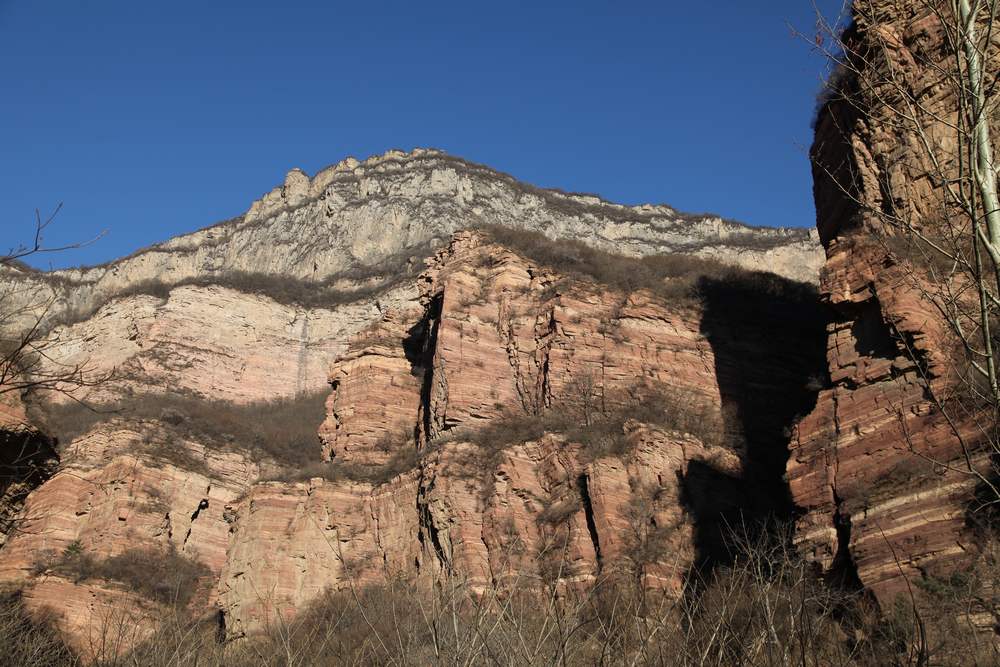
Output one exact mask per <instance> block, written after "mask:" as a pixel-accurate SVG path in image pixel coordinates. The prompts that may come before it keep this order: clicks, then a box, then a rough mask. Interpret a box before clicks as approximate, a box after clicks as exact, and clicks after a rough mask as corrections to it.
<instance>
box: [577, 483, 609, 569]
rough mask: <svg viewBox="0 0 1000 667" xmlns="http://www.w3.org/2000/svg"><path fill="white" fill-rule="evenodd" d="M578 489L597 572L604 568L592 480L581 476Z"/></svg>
mask: <svg viewBox="0 0 1000 667" xmlns="http://www.w3.org/2000/svg"><path fill="white" fill-rule="evenodd" d="M576 485H577V489H578V490H579V492H580V500H581V502H582V504H583V514H584V517H585V518H586V520H587V532H589V533H590V541H591V543H592V544H593V545H594V559H595V560H596V561H597V571H598V572H600V571H601V569H602V567H603V561H602V560H601V540H600V537H599V536H598V534H597V522H596V521H595V520H594V506H593V504H592V503H591V501H590V480H589V479H588V478H587V475H585V474H584V475H580V476H579V477H577V478H576Z"/></svg>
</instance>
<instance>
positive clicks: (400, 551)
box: [0, 228, 824, 653]
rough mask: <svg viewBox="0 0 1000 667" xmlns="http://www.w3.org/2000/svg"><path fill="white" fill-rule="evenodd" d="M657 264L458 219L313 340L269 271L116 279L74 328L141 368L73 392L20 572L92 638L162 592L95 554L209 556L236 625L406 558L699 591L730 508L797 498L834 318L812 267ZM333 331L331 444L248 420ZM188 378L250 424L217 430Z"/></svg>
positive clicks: (411, 568) (300, 380) (299, 373)
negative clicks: (255, 280) (691, 580)
mask: <svg viewBox="0 0 1000 667" xmlns="http://www.w3.org/2000/svg"><path fill="white" fill-rule="evenodd" d="M557 260H559V261H557ZM660 261H661V262H662V261H664V260H660ZM651 266H655V265H654V264H651V262H650V261H648V260H642V259H628V258H625V257H621V256H616V255H608V254H605V253H601V252H599V251H593V250H588V249H587V247H586V246H584V245H581V244H575V245H574V244H572V243H569V242H565V241H564V242H558V243H554V242H549V241H547V240H546V239H545V238H544V237H542V236H541V235H537V234H530V233H526V232H520V231H516V230H514V231H510V230H504V229H502V228H494V229H493V230H492V231H471V232H459V233H456V234H455V235H453V237H452V238H451V239H450V240H449V241H448V242H447V243H446V244H445V245H443V246H442V247H441V248H440V249H439V250H438V251H437V252H436V253H435V254H434V255H433V257H431V258H430V259H428V260H427V265H426V268H425V270H424V271H423V272H421V273H420V274H419V275H418V276H417V277H416V278H415V279H414V280H412V281H411V282H410V284H409V285H401V286H398V287H395V288H393V291H391V292H390V293H384V294H379V296H378V297H377V300H378V305H377V307H374V306H370V305H362V306H359V305H358V304H357V303H350V304H345V305H342V306H338V307H336V308H333V309H329V310H327V309H316V310H314V311H310V313H309V315H308V320H307V321H308V322H310V325H309V331H310V335H312V336H315V339H316V341H317V345H316V348H315V349H312V350H310V349H309V347H308V346H303V345H301V344H300V343H296V342H294V341H293V340H290V339H289V338H288V337H287V333H288V332H289V331H291V332H292V333H295V332H298V331H299V328H298V327H297V326H296V322H297V320H296V319H295V317H293V316H292V312H291V311H289V310H288V309H287V307H285V306H282V305H281V304H278V303H276V302H273V301H270V300H268V299H267V298H266V297H263V296H259V295H246V294H242V293H239V292H236V291H234V290H231V289H223V288H218V287H208V286H206V287H191V286H186V287H179V288H175V289H174V290H172V291H171V292H170V294H169V296H168V297H166V299H165V301H162V302H161V300H159V299H157V298H155V297H151V296H147V295H134V296H129V297H126V298H123V299H120V300H115V301H113V302H112V303H111V304H109V305H108V306H105V307H104V308H102V309H101V310H99V311H98V312H97V313H95V315H94V317H93V318H91V319H89V320H86V321H84V322H80V323H77V324H74V325H72V326H69V327H67V328H65V329H64V330H62V331H61V335H63V336H65V340H66V341H71V340H72V341H79V344H78V346H76V347H74V348H73V349H74V350H85V351H86V354H87V355H89V356H90V358H92V359H95V360H98V359H100V360H101V361H100V363H99V364H98V367H99V368H101V369H103V368H105V367H109V366H110V365H112V364H114V365H117V366H118V367H119V368H125V369H132V368H138V367H139V366H141V367H142V369H143V372H142V373H132V374H128V375H127V376H126V377H124V378H121V379H116V380H114V381H112V382H111V383H109V385H112V386H114V385H124V386H115V388H114V390H113V391H112V390H111V389H110V388H108V387H101V388H99V390H98V391H97V392H96V393H93V394H91V395H90V400H91V402H93V403H100V404H102V405H107V406H109V412H108V413H107V414H105V415H101V414H98V415H96V416H94V415H88V413H86V412H83V413H81V412H80V411H79V410H77V411H76V412H75V413H73V410H74V407H73V406H72V405H69V406H67V405H65V404H64V405H62V408H61V409H62V410H63V411H64V412H63V413H62V417H61V419H62V421H61V422H60V416H59V415H60V412H59V409H60V408H59V406H58V405H56V406H54V407H53V406H50V408H49V410H50V412H49V413H48V415H47V418H48V419H49V420H50V423H51V424H53V425H58V424H60V423H62V424H63V425H65V424H67V423H69V424H74V422H73V419H78V420H79V419H81V418H82V420H83V423H82V424H80V425H77V426H76V432H75V433H74V434H73V435H71V436H69V437H67V438H66V439H68V440H69V442H66V443H63V444H62V445H61V447H60V459H61V460H60V464H59V467H58V470H57V471H56V472H55V473H54V474H53V475H52V476H51V478H50V479H48V481H46V482H45V483H43V484H42V485H41V486H39V487H38V488H37V489H36V490H35V491H34V492H33V493H31V495H30V496H28V498H27V501H26V502H25V503H24V505H23V509H22V510H21V513H20V523H19V525H18V530H17V531H16V532H15V533H13V534H12V535H11V536H10V538H9V539H8V542H7V544H6V545H5V546H4V549H3V558H2V559H0V578H2V579H3V580H4V581H10V582H13V581H17V582H24V585H25V593H24V595H25V598H24V599H25V601H26V604H28V606H29V608H32V609H41V608H47V607H54V606H58V608H59V609H60V613H61V619H62V620H61V624H62V625H61V627H62V628H64V630H65V631H66V632H68V633H69V635H70V636H71V637H73V641H74V645H75V646H76V647H77V649H78V650H80V651H82V652H84V653H88V652H89V651H92V650H93V649H92V647H91V646H90V642H91V641H92V638H93V636H94V635H95V633H96V634H98V635H102V636H103V635H104V634H105V633H106V632H107V627H108V621H107V619H108V618H109V617H115V618H118V617H120V615H122V614H127V615H129V616H138V617H155V615H156V614H155V613H154V612H153V611H151V609H153V608H155V601H154V602H150V601H149V600H143V599H141V596H140V597H139V598H137V597H136V595H135V594H134V593H133V592H128V591H125V590H123V589H122V587H121V586H120V584H118V583H117V582H116V581H115V579H114V576H112V575H110V574H101V573H100V569H99V568H98V569H97V572H96V573H95V574H92V575H90V576H87V577H84V578H82V580H81V579H80V575H79V573H77V572H76V571H74V570H67V565H66V562H65V561H66V559H67V556H66V555H65V554H67V553H70V554H73V553H76V552H77V551H80V552H81V553H86V554H87V558H91V559H95V560H96V561H97V562H104V563H107V562H117V561H115V559H116V558H119V559H120V558H122V557H123V555H127V554H130V553H132V552H133V551H134V550H136V549H147V550H153V551H154V552H156V553H160V554H167V555H169V556H170V557H183V558H188V559H191V560H192V561H196V562H198V563H199V564H201V565H202V566H203V567H204V568H205V573H206V574H205V575H204V580H205V581H203V583H202V585H203V586H205V592H204V593H203V594H202V595H201V596H200V597H198V598H197V600H196V602H195V604H198V605H200V608H201V609H202V610H203V611H204V613H208V612H209V611H210V610H216V611H215V612H213V613H217V615H218V618H219V622H220V627H223V628H224V632H225V634H226V636H228V637H240V636H243V635H246V634H253V633H254V632H259V631H261V630H262V629H264V628H266V627H268V626H269V624H271V623H273V622H274V620H275V618H276V617H275V616H274V615H275V614H277V615H279V616H287V615H289V614H293V613H294V612H295V610H296V609H299V608H302V607H303V606H304V605H307V604H308V603H309V602H310V601H311V600H313V599H315V598H316V597H317V596H318V595H320V594H321V593H322V592H323V591H325V590H334V591H335V590H339V589H345V590H348V589H349V588H350V587H351V586H359V585H364V584H367V583H372V582H377V581H379V580H381V579H382V578H385V577H407V578H410V579H413V580H416V581H420V580H428V581H433V580H435V579H436V578H440V577H442V576H445V575H451V574H456V575H460V576H462V577H463V578H464V579H465V580H467V581H468V582H469V584H470V585H472V586H473V587H478V588H480V589H485V588H487V587H491V586H497V585H501V584H503V583H504V582H510V581H520V580H526V581H535V580H539V578H541V579H542V580H546V579H549V580H553V581H556V582H561V584H560V585H563V586H570V585H572V586H579V585H586V584H587V583H588V582H594V581H596V580H597V578H598V577H599V576H607V575H608V573H613V572H618V571H621V572H632V573H633V574H632V575H630V576H640V577H641V580H642V581H643V582H645V584H644V585H646V586H649V587H652V588H656V589H660V590H663V591H666V592H668V593H669V594H670V595H674V596H677V595H680V594H681V591H682V589H683V585H684V581H685V578H686V577H687V576H688V572H689V571H690V570H691V568H692V567H695V566H696V565H697V564H698V563H699V562H701V561H705V560H710V559H712V558H715V557H717V556H718V554H719V553H721V551H722V550H723V549H722V546H721V545H722V542H723V537H722V532H723V529H722V526H723V524H724V522H725V521H726V520H727V517H728V519H730V520H735V517H737V516H738V515H740V514H741V513H747V515H751V514H752V515H757V516H764V515H766V514H768V513H771V512H775V511H781V512H784V511H787V507H786V505H787V502H786V501H787V498H786V495H785V491H784V490H783V489H784V486H783V483H782V481H781V479H782V474H783V469H784V468H783V466H784V459H783V457H782V456H781V452H782V451H783V447H784V445H783V443H784V442H786V441H787V432H788V428H789V427H790V425H791V420H792V418H793V416H794V414H795V413H797V412H801V411H803V410H805V409H807V408H808V407H809V406H810V405H811V401H812V398H811V397H813V396H814V395H815V391H814V390H810V389H809V388H808V385H809V382H810V379H811V378H815V377H817V376H821V375H822V374H823V365H822V355H821V352H822V349H821V346H820V345H819V344H818V343H819V342H820V341H821V333H822V327H823V324H824V320H823V311H822V309H821V308H820V307H819V305H818V304H817V302H816V299H815V292H814V291H813V289H812V288H810V287H809V286H808V285H806V284H802V283H795V282H792V281H788V280H787V279H783V278H780V277H778V276H774V275H773V274H744V273H739V272H738V273H732V272H730V271H728V270H726V269H724V268H723V267H721V266H720V265H717V264H714V263H712V262H705V261H704V260H697V259H689V258H684V257H683V256H681V257H679V258H670V259H668V260H666V264H665V265H664V266H660V267H658V268H657V269H656V270H653V271H652V273H651V274H650V275H647V276H646V277H645V281H646V282H645V283H643V282H642V280H643V276H644V275H645V274H644V272H647V271H650V270H651V269H650V267H651ZM693 290H694V291H693ZM392 295H395V296H392ZM366 309H367V310H366ZM126 313H127V314H126ZM203 314H204V315H203ZM212 314H214V317H213V316H212ZM366 315H367V316H368V317H369V319H370V321H369V322H368V323H367V324H366V325H362V324H361V322H362V320H363V319H364V317H365V316H366ZM352 318H353V319H352ZM123 320H125V321H126V322H127V324H123ZM282 325H283V326H284V329H283V328H282ZM283 331H284V332H285V335H284V336H283V335H282V332H283ZM803 340H812V341H813V344H812V345H803V344H802V341H803ZM67 345H68V343H67ZM793 348H797V349H798V353H796V354H794V355H789V354H788V353H787V350H788V349H793ZM147 349H148V350H155V351H158V352H157V353H156V354H149V353H147V352H146V350H147ZM321 353H322V354H329V355H330V357H331V358H332V359H333V363H331V364H330V367H329V368H328V369H327V370H328V380H329V385H328V389H327V390H326V391H322V392H321V396H325V409H321V414H320V416H321V417H322V416H323V414H324V413H325V419H323V421H322V424H321V425H320V423H319V420H318V419H317V421H316V422H314V426H313V429H314V430H313V433H314V434H317V433H318V439H319V440H318V442H317V445H319V444H321V446H315V447H310V444H309V442H308V440H307V439H306V440H305V441H302V440H299V441H289V442H288V443H286V447H287V448H288V450H286V451H279V450H276V449H275V448H274V447H273V443H274V440H277V439H280V436H272V434H271V432H268V435H269V437H272V438H273V439H272V440H270V441H268V442H256V441H255V440H253V436H254V431H253V429H254V426H253V425H251V427H250V430H249V432H248V431H247V430H246V429H244V431H242V432H241V431H240V426H239V424H240V422H243V421H244V420H249V421H253V420H254V419H255V418H254V417H252V416H251V415H252V413H254V412H260V413H262V414H261V416H260V417H256V419H257V420H260V419H263V420H274V421H279V422H281V423H280V424H279V427H280V428H292V426H291V425H290V423H289V422H288V421H287V417H285V418H282V417H279V416H278V412H279V411H278V410H276V409H275V408H274V404H273V403H271V404H267V403H263V402H262V401H261V399H269V400H271V399H274V398H275V397H277V396H287V395H289V394H291V395H295V392H296V391H298V390H301V389H303V388H306V389H309V390H312V391H313V392H314V393H315V390H316V388H317V387H322V386H323V385H324V381H323V376H322V375H321V374H319V370H318V369H315V370H314V369H313V365H314V364H312V363H309V364H305V365H303V364H302V363H300V362H299V361H298V355H305V357H306V358H312V359H315V358H319V357H320V355H321ZM813 381H814V382H815V380H813ZM299 396H301V394H299ZM172 397H174V398H172ZM291 400H292V401H293V402H295V401H302V402H306V401H308V400H309V399H306V398H304V397H303V398H300V399H291ZM102 401H103V403H102ZM184 401H187V403H185V402H184ZM191 402H194V403H200V404H202V405H209V407H208V408H207V409H206V412H207V413H208V421H209V422H211V424H219V423H223V424H225V426H224V427H223V430H225V429H226V428H229V429H231V430H230V431H229V432H222V433H220V432H219V430H218V429H216V430H215V431H213V429H212V427H211V426H209V428H205V425H204V423H203V421H199V420H200V419H202V418H201V417H199V415H198V414H197V413H195V412H187V411H186V410H189V409H190V408H191ZM136 404H139V405H140V407H139V408H137V407H136ZM241 404H242V405H244V406H246V407H240V405H241ZM141 406H145V408H143V407H141ZM112 409H114V410H120V411H121V412H110V410H112ZM66 411H68V412H66ZM43 413H44V411H43ZM301 417H302V415H301V414H299V413H296V414H294V415H293V419H299V418H301ZM282 419H285V420H286V421H281V420H282ZM253 423H254V424H256V423H257V422H253ZM587 423H589V424H590V426H589V427H588V428H581V424H587ZM247 433H249V435H245V434H247ZM776 452H777V455H775V453H776ZM650 524H652V525H655V526H657V527H658V528H657V529H656V530H655V531H652V532H651V533H650V532H649V531H647V530H646V528H645V526H646V525H650ZM60 554H62V556H60ZM164 557H166V556H164ZM206 582H207V583H206ZM188 584H189V585H192V586H193V583H191V582H188ZM116 614H117V616H116ZM139 627H140V628H142V627H143V626H141V625H140V626H139Z"/></svg>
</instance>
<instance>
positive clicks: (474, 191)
mask: <svg viewBox="0 0 1000 667" xmlns="http://www.w3.org/2000/svg"><path fill="white" fill-rule="evenodd" d="M482 224H497V225H504V226H508V227H514V228H522V229H528V230H534V231H539V232H543V233H545V234H546V235H548V236H549V237H550V238H573V239H578V240H581V241H585V242H587V243H589V244H591V245H594V246H596V247H599V248H602V249H604V250H609V251H613V252H620V253H625V254H629V255H648V254H655V253H664V252H682V253H689V254H695V255H699V256H704V257H711V258H714V259H718V260H721V261H723V262H727V263H731V264H735V265H738V266H743V267H747V268H751V269H761V270H767V271H774V272H776V273H779V274H781V275H784V276H788V277H791V278H794V279H797V280H804V281H810V282H815V281H816V276H817V272H818V269H819V266H820V265H821V263H822V251H821V249H820V247H819V245H818V244H817V242H816V238H815V236H814V235H813V234H811V233H810V232H809V231H808V230H806V229H801V228H787V229H785V228H759V227H749V226H746V225H742V224H740V223H735V222H732V221H728V220H723V219H721V218H719V217H717V216H713V215H708V214H705V215H689V214H684V213H680V212H678V211H676V210H675V209H673V208H671V207H669V206H663V205H657V206H653V205H643V206H623V205H620V204H612V203H609V202H606V201H604V200H602V199H600V198H598V197H596V196H593V195H577V194H566V193H562V192H559V191H555V190H544V189H540V188H536V187H534V186H530V185H527V184H524V183H521V182H519V181H517V180H515V179H514V178H512V177H510V176H507V175H505V174H501V173H499V172H496V171H494V170H492V169H489V168H488V167H484V166H482V165H477V164H473V163H471V162H467V161H465V160H462V159H459V158H455V157H452V156H449V155H447V154H445V153H442V152H440V151H436V150H431V149H415V150H413V151H411V152H409V153H404V152H401V151H389V152H387V153H385V154H384V155H380V156H375V157H371V158H369V159H367V160H365V161H363V162H359V161H357V160H355V159H353V158H347V159H346V160H343V161H341V162H339V163H338V164H336V165H334V166H331V167H328V168H326V169H323V170H322V171H320V172H319V173H317V174H316V175H315V176H313V177H312V178H309V177H308V176H306V175H305V174H304V173H303V172H302V171H300V170H297V169H293V170H292V171H290V172H289V173H288V175H287V176H286V178H285V183H284V184H283V185H282V186H280V187H277V188H275V189H274V190H272V191H271V192H269V193H268V194H266V195H265V196H264V197H263V198H261V199H260V200H258V201H256V202H254V203H253V204H252V205H251V207H250V209H249V210H248V211H247V212H246V213H245V214H244V215H242V216H239V217H237V218H234V219H232V220H228V221H225V222H222V223H219V224H217V225H214V226H212V227H208V228H206V229H202V230H200V231H197V232H193V233H191V234H186V235H183V236H178V237H176V238H173V239H171V240H169V241H166V242H164V243H160V244H157V245H154V246H152V247H150V248H147V249H144V250H141V251H139V252H137V253H135V254H133V255H132V256H129V257H126V258H124V259H121V260H117V261H115V262H112V263H109V264H106V265H102V266H97V267H93V268H88V269H79V270H66V271H56V272H52V273H48V274H38V273H30V272H23V271H19V270H17V269H4V270H3V272H2V274H0V275H2V276H3V279H2V281H0V282H9V281H13V282H18V283H22V284H24V285H25V286H26V287H27V289H25V290H19V291H21V292H23V293H25V294H30V295H37V294H41V295H44V296H45V297H48V296H51V297H53V298H55V300H56V301H55V304H54V307H53V308H52V309H51V314H58V313H61V312H67V311H85V312H87V311H92V310H94V309H95V308H97V307H99V306H100V305H102V304H103V303H106V302H107V301H108V300H109V299H110V298H111V297H113V296H114V295H116V294H123V293H127V292H129V291H130V290H133V289H135V288H136V286H138V285H142V284H144V283H148V282H150V281H156V282H162V283H165V284H167V285H174V284H179V283H182V282H184V281H191V280H194V279H211V278H212V277H219V276H225V275H229V274H233V273H235V272H249V273H255V274H259V273H264V274H267V275H272V276H279V277H281V278H283V279H286V280H291V279H300V280H306V281H322V280H326V279H330V278H331V277H336V276H341V277H344V278H351V277H352V276H354V275H355V274H357V273H358V269H361V273H364V274H367V275H369V276H372V275H374V276H379V275H382V276H384V275H386V274H387V273H388V274H392V273H393V272H395V271H396V269H394V268H387V267H385V266H381V268H379V267H380V265H383V264H384V262H385V261H386V260H387V259H389V258H393V257H397V258H398V256H400V254H402V255H403V256H404V257H405V255H406V254H407V253H412V252H414V251H415V249H417V248H419V247H421V246H422V244H425V243H427V242H428V241H431V240H433V239H437V240H443V239H446V238H447V237H448V236H449V235H450V234H451V233H453V232H455V231H457V230H459V229H466V228H468V227H471V226H476V225H482ZM352 272H353V273H352ZM32 299H33V300H34V301H39V302H44V301H46V300H47V298H41V299H39V298H37V297H35V296H33V297H32Z"/></svg>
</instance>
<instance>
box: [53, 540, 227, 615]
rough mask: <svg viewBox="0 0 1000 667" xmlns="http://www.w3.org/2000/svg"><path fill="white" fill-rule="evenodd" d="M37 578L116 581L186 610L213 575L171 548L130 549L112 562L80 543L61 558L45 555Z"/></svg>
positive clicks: (74, 544) (140, 593) (67, 550)
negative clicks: (98, 556) (40, 576)
mask: <svg viewBox="0 0 1000 667" xmlns="http://www.w3.org/2000/svg"><path fill="white" fill-rule="evenodd" d="M34 570H35V572H36V573H38V574H42V573H47V572H52V573H54V574H58V575H60V576H63V577H66V578H68V579H72V580H73V581H74V582H76V583H80V582H84V581H92V580H96V579H100V580H104V581H114V582H117V583H119V584H120V585H122V586H124V587H125V588H126V589H127V590H129V591H132V592H134V593H136V594H138V595H140V596H142V597H144V598H146V599H148V600H152V601H154V602H159V603H161V604H176V605H180V606H181V607H185V606H187V604H188V603H189V602H190V601H191V599H192V598H193V597H194V595H195V594H196V593H197V592H198V590H199V588H200V587H201V585H202V584H203V583H204V582H205V581H206V580H207V578H208V577H209V576H210V575H211V572H209V570H208V568H207V567H206V566H205V565H204V564H203V563H200V562H199V561H196V560H192V559H190V558H187V557H185V556H182V555H180V554H178V553H177V552H176V551H174V550H173V549H172V548H171V549H170V550H169V551H166V552H164V551H162V550H159V549H153V548H136V549H129V550H127V551H125V552H123V553H120V554H118V555H116V556H112V557H110V558H105V559H98V558H95V557H94V556H93V555H91V554H90V553H88V552H87V551H86V549H84V547H83V545H82V544H81V543H80V542H73V543H71V544H70V545H69V546H68V547H66V548H65V549H64V550H63V552H62V553H61V554H59V555H58V557H53V555H52V554H42V555H40V557H39V559H38V560H37V561H36V563H35V567H34Z"/></svg>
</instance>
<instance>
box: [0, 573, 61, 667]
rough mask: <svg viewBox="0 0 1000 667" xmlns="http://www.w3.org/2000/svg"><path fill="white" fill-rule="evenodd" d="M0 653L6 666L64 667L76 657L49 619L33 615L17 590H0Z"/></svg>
mask: <svg viewBox="0 0 1000 667" xmlns="http://www.w3.org/2000/svg"><path fill="white" fill-rule="evenodd" d="M0 655H2V656H3V661H4V662H6V663H7V664H9V665H26V666H28V667H57V666H58V667H66V666H69V665H79V664H80V661H79V659H78V658H77V657H76V656H74V655H73V652H72V650H71V649H70V648H69V646H67V645H66V642H65V641H64V640H63V638H62V637H61V636H60V634H59V632H58V631H57V630H56V629H55V627H54V625H53V623H52V619H51V618H50V617H48V616H44V615H41V616H40V615H37V614H35V615H33V614H30V613H29V612H28V610H27V609H25V607H24V602H23V601H22V598H21V593H20V592H19V591H11V590H4V591H0Z"/></svg>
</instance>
